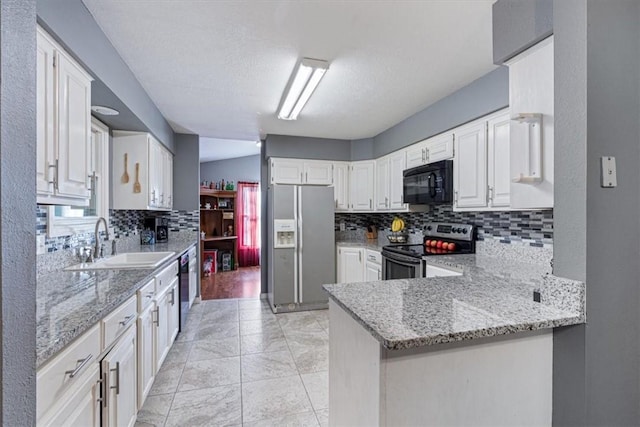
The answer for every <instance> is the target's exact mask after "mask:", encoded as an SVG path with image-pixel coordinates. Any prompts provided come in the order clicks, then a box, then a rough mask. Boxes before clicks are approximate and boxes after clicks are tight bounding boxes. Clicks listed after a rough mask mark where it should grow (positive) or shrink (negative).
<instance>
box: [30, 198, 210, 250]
mask: <svg viewBox="0 0 640 427" xmlns="http://www.w3.org/2000/svg"><path fill="white" fill-rule="evenodd" d="M152 216H160V217H164V218H168V219H169V231H170V232H180V231H199V228H200V211H199V210H194V211H170V212H154V211H136V210H115V209H110V210H109V225H110V227H112V228H113V230H114V234H115V237H116V238H123V237H129V236H131V235H133V234H134V230H138V231H139V230H142V228H143V225H144V220H145V218H147V217H152ZM46 234H47V207H46V206H44V205H37V206H36V235H37V236H40V235H46ZM93 239H94V236H93V233H92V232H89V233H80V234H73V235H70V236H61V237H52V238H49V237H47V238H46V239H45V248H46V251H47V252H54V251H59V250H63V249H73V248H76V247H78V246H82V245H86V244H90V243H91V242H92V241H93Z"/></svg>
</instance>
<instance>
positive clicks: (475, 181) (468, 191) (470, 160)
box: [453, 120, 487, 208]
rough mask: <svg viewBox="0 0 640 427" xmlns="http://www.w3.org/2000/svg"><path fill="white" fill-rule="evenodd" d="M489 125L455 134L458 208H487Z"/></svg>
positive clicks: (468, 127) (482, 123) (476, 125)
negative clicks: (487, 129) (487, 128)
mask: <svg viewBox="0 0 640 427" xmlns="http://www.w3.org/2000/svg"><path fill="white" fill-rule="evenodd" d="M486 127H487V123H486V122H485V121H484V120H481V121H478V122H474V123H471V124H469V125H466V126H463V127H461V128H460V129H458V130H457V131H456V133H455V152H456V156H455V157H454V159H453V161H454V165H453V173H454V179H453V188H454V194H455V201H454V203H455V204H454V207H455V208H478V207H486V206H487V136H486V135H487V131H486Z"/></svg>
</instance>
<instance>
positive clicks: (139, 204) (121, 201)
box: [112, 131, 173, 210]
mask: <svg viewBox="0 0 640 427" xmlns="http://www.w3.org/2000/svg"><path fill="white" fill-rule="evenodd" d="M125 172H126V174H125ZM125 177H128V179H125ZM136 183H137V184H136ZM138 184H139V185H138ZM112 189H113V206H112V208H113V209H140V210H170V209H172V207H173V154H171V153H170V152H169V151H168V150H167V149H166V148H165V147H164V146H163V145H162V144H160V142H158V141H157V140H156V139H155V138H154V137H152V136H151V135H150V134H147V133H140V132H124V131H113V173H112ZM136 190H140V191H139V192H138V191H136Z"/></svg>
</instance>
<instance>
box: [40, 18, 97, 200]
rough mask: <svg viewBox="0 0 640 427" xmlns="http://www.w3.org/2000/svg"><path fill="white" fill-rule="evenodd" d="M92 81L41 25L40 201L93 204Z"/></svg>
mask: <svg viewBox="0 0 640 427" xmlns="http://www.w3.org/2000/svg"><path fill="white" fill-rule="evenodd" d="M91 81H92V79H91V77H90V76H89V74H87V73H86V71H85V70H84V69H83V68H82V67H80V65H78V63H76V62H75V61H74V60H73V59H72V58H71V57H70V56H69V55H68V54H67V53H66V52H65V51H64V49H62V48H61V47H60V46H59V45H58V44H57V43H55V42H54V41H53V39H51V37H50V36H49V35H48V34H47V33H46V32H44V30H42V29H41V28H40V27H38V29H37V80H36V92H37V119H36V120H37V129H38V130H37V165H36V182H37V184H36V188H37V192H38V203H45V204H73V205H88V203H89V198H90V191H89V185H90V184H89V175H90V173H89V161H90V152H89V146H90V139H91Z"/></svg>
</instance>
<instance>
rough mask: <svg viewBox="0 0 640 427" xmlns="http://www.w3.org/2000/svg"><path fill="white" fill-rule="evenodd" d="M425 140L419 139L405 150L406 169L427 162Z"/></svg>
mask: <svg viewBox="0 0 640 427" xmlns="http://www.w3.org/2000/svg"><path fill="white" fill-rule="evenodd" d="M426 147H427V142H426V141H420V142H417V143H415V144H413V145H411V146H410V147H409V148H407V150H406V154H407V169H411V168H415V167H416V166H421V165H424V164H425V163H427V151H426Z"/></svg>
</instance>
